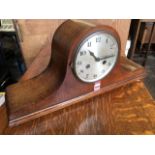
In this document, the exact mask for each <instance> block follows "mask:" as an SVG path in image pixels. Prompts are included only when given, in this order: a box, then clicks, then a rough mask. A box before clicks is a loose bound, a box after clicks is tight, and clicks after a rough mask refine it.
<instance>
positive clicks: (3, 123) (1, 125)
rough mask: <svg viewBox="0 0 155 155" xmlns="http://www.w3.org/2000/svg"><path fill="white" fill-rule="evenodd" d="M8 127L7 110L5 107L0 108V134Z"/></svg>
mask: <svg viewBox="0 0 155 155" xmlns="http://www.w3.org/2000/svg"><path fill="white" fill-rule="evenodd" d="M7 125H8V118H7V110H6V105H5V104H4V105H2V106H0V134H2V133H3V130H4V129H5V128H6V127H7Z"/></svg>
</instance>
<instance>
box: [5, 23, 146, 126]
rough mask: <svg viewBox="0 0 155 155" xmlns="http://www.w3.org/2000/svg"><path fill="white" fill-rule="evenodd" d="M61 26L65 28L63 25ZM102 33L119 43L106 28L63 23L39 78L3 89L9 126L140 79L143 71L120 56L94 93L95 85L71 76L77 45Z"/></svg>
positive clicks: (116, 36) (113, 33)
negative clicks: (50, 55) (90, 35)
mask: <svg viewBox="0 0 155 155" xmlns="http://www.w3.org/2000/svg"><path fill="white" fill-rule="evenodd" d="M64 25H65V26H64ZM98 30H104V31H106V32H108V33H110V34H112V35H114V36H115V38H117V40H118V47H119V50H120V40H119V37H118V34H117V33H116V32H115V31H114V30H113V29H112V28H110V27H107V26H97V27H95V26H94V25H89V24H85V23H81V22H77V21H70V20H69V21H67V22H65V23H64V24H62V25H61V26H60V28H58V30H57V31H56V33H55V36H54V38H53V42H52V57H51V61H50V64H49V66H48V67H47V69H46V70H45V71H44V72H43V73H42V74H40V75H39V76H37V77H35V78H33V79H30V80H27V81H23V82H19V83H17V84H15V85H12V86H10V87H9V88H8V89H7V93H6V94H7V95H6V96H7V106H8V108H9V125H10V126H15V125H19V124H21V123H24V122H27V121H30V120H33V119H35V118H38V117H41V116H44V115H46V114H49V113H51V112H53V111H56V110H59V109H62V108H64V107H67V106H69V105H72V104H74V103H77V104H78V103H79V102H80V101H84V100H87V99H89V98H91V97H93V96H96V95H99V94H101V93H104V92H107V91H111V90H112V89H115V88H118V87H120V86H122V85H125V84H128V83H131V82H133V81H135V80H139V79H142V78H144V76H145V70H144V69H143V68H142V67H141V66H139V65H137V64H135V63H133V62H131V61H130V60H128V59H127V58H124V57H121V56H120V51H119V58H118V60H117V63H116V65H115V66H114V68H113V69H112V71H111V72H110V73H109V74H108V75H107V76H106V77H105V78H103V79H100V88H99V89H98V90H97V91H94V86H95V83H85V82H82V81H80V80H79V79H78V78H77V77H76V76H75V74H74V72H73V68H72V64H73V60H74V56H75V53H74V52H75V49H77V45H78V44H79V43H80V42H81V40H83V39H84V38H85V37H86V36H88V34H92V33H93V32H96V31H98Z"/></svg>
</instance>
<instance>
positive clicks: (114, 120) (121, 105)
mask: <svg viewBox="0 0 155 155" xmlns="http://www.w3.org/2000/svg"><path fill="white" fill-rule="evenodd" d="M154 133H155V101H153V99H152V97H151V96H150V94H149V93H148V91H147V89H146V88H145V86H144V84H143V83H142V82H135V83H132V84H129V85H126V86H123V87H121V88H118V89H116V90H113V91H111V92H110V93H105V94H102V95H100V96H97V97H95V98H92V99H89V100H86V101H84V102H80V103H78V104H75V105H72V106H69V107H67V108H64V109H62V110H59V111H57V112H54V113H51V114H49V115H46V116H44V117H40V118H38V119H35V120H33V121H30V122H27V123H24V124H22V125H19V126H17V127H13V128H7V129H6V130H5V134H154Z"/></svg>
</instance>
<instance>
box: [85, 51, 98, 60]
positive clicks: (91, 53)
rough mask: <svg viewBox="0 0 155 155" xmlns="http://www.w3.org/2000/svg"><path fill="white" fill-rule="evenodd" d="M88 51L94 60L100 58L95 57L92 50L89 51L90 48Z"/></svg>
mask: <svg viewBox="0 0 155 155" xmlns="http://www.w3.org/2000/svg"><path fill="white" fill-rule="evenodd" d="M88 51H89V54H90V55H91V56H92V57H93V58H94V59H95V61H100V59H99V58H97V57H96V56H95V54H94V53H93V52H91V51H90V50H88Z"/></svg>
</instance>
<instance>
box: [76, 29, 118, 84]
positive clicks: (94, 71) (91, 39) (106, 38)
mask: <svg viewBox="0 0 155 155" xmlns="http://www.w3.org/2000/svg"><path fill="white" fill-rule="evenodd" d="M118 55H119V47H118V42H117V40H116V38H115V37H114V36H112V35H111V34H110V33H107V32H105V31H98V32H95V33H92V34H91V35H89V36H87V37H86V38H85V39H84V40H83V41H82V42H81V43H80V45H79V46H78V48H77V50H76V55H75V59H74V72H75V74H76V76H77V77H78V78H79V79H80V80H81V81H83V82H96V81H98V80H100V79H102V78H104V77H105V76H106V75H108V73H110V71H111V70H112V69H113V68H114V66H115V64H116V61H117V58H118Z"/></svg>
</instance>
